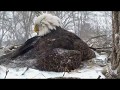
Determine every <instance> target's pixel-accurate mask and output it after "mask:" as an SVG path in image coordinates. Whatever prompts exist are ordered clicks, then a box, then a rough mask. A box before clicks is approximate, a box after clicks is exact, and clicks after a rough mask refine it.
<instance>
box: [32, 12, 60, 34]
mask: <svg viewBox="0 0 120 90" xmlns="http://www.w3.org/2000/svg"><path fill="white" fill-rule="evenodd" d="M56 27H61V20H60V18H58V17H57V16H54V15H52V14H47V13H44V14H42V15H40V16H38V17H37V18H36V20H35V26H34V31H35V32H36V33H37V34H38V35H39V36H44V35H46V34H48V33H49V32H50V31H51V30H56Z"/></svg>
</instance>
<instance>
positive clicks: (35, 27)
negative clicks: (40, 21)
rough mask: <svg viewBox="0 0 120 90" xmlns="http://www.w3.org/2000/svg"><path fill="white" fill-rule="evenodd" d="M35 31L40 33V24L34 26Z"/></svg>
mask: <svg viewBox="0 0 120 90" xmlns="http://www.w3.org/2000/svg"><path fill="white" fill-rule="evenodd" d="M34 31H35V32H36V33H39V26H38V25H37V24H36V25H35V26H34Z"/></svg>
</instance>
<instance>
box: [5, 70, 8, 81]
mask: <svg viewBox="0 0 120 90" xmlns="http://www.w3.org/2000/svg"><path fill="white" fill-rule="evenodd" d="M8 72H9V70H6V74H5V77H4V79H6V77H7V74H8Z"/></svg>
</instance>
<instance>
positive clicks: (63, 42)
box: [11, 27, 95, 72]
mask: <svg viewBox="0 0 120 90" xmlns="http://www.w3.org/2000/svg"><path fill="white" fill-rule="evenodd" d="M18 57H20V58H22V57H24V59H35V60H36V63H35V64H34V66H35V67H36V68H37V69H39V70H44V71H56V72H63V71H71V70H74V69H77V68H79V67H80V64H81V61H84V60H89V59H92V58H94V57H95V53H94V52H93V51H92V50H91V49H90V48H89V47H88V45H87V44H86V43H85V42H84V41H83V40H81V39H80V38H79V37H78V36H76V35H75V34H73V33H71V32H69V31H66V30H64V29H63V28H60V27H57V28H56V30H51V32H50V33H48V34H46V35H44V36H41V37H37V38H35V39H34V40H31V39H30V40H29V42H28V41H27V42H26V43H25V44H24V45H22V46H21V47H20V48H19V49H17V50H16V51H15V52H14V54H13V55H11V58H12V59H14V60H15V59H16V58H18Z"/></svg>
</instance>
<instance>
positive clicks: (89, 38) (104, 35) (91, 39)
mask: <svg viewBox="0 0 120 90" xmlns="http://www.w3.org/2000/svg"><path fill="white" fill-rule="evenodd" d="M105 36H107V35H99V36H95V37H91V38H89V39H88V40H87V41H86V43H87V42H89V41H90V40H92V39H95V38H99V37H105Z"/></svg>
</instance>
